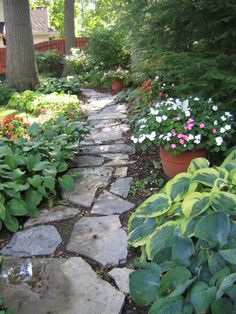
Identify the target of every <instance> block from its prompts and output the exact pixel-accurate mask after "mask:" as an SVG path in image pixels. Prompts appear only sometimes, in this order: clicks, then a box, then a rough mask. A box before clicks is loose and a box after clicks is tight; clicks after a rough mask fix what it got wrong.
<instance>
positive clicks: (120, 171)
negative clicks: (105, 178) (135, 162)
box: [114, 167, 128, 178]
mask: <svg viewBox="0 0 236 314" xmlns="http://www.w3.org/2000/svg"><path fill="white" fill-rule="evenodd" d="M127 173H128V168H127V167H120V168H116V171H115V174H114V176H115V177H119V178H125V177H127Z"/></svg>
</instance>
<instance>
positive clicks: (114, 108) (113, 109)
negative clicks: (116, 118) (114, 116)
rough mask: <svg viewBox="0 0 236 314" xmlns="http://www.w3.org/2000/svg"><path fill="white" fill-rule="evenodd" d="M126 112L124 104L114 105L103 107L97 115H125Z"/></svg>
mask: <svg viewBox="0 0 236 314" xmlns="http://www.w3.org/2000/svg"><path fill="white" fill-rule="evenodd" d="M126 112H127V105H126V104H116V105H110V106H107V107H105V108H104V109H102V110H101V111H100V112H99V113H100V114H107V113H126Z"/></svg>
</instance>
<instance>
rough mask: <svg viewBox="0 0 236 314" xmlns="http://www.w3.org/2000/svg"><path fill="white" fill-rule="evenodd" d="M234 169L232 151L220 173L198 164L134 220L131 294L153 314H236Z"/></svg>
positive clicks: (203, 161) (202, 161) (140, 209)
mask: <svg viewBox="0 0 236 314" xmlns="http://www.w3.org/2000/svg"><path fill="white" fill-rule="evenodd" d="M235 168H236V151H233V152H232V153H231V154H230V155H229V156H228V157H227V158H226V159H225V161H224V162H223V164H222V165H221V166H220V167H213V168H209V162H208V161H207V160H206V159H204V158H197V159H195V160H193V161H192V163H191V164H190V166H189V169H188V172H187V173H181V174H179V175H177V176H176V177H174V178H173V179H172V180H170V181H169V182H168V183H167V184H166V185H165V187H164V188H163V189H162V191H161V192H160V193H157V194H154V195H153V196H151V197H150V198H148V199H147V200H146V201H145V202H144V203H143V204H141V205H140V206H139V207H138V208H137V210H136V211H135V213H134V214H132V216H131V218H130V220H129V239H128V241H129V244H130V245H132V246H134V247H139V246H141V248H142V261H143V262H141V263H140V264H139V266H140V268H141V269H140V270H139V271H136V272H134V273H132V274H131V275H130V291H131V296H132V298H133V300H134V301H135V302H136V303H138V304H141V305H145V306H146V305H149V304H151V303H153V305H152V307H151V309H150V311H149V313H150V314H154V313H155V314H159V313H162V314H165V313H169V314H172V313H173V314H175V313H177V312H178V313H189V314H191V313H208V312H209V313H210V311H211V313H214V314H218V313H222V312H224V311H226V312H227V313H232V314H233V313H235V310H236V299H235V281H236V273H235V271H236V268H235V265H236V254H235V252H236V232H235V230H236V224H235V207H236V181H235V174H236V171H235Z"/></svg>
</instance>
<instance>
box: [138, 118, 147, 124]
mask: <svg viewBox="0 0 236 314" xmlns="http://www.w3.org/2000/svg"><path fill="white" fill-rule="evenodd" d="M138 122H139V123H146V122H147V119H145V118H143V119H140V120H139V121H138Z"/></svg>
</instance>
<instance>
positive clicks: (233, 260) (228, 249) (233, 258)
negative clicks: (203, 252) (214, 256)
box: [219, 240, 236, 265]
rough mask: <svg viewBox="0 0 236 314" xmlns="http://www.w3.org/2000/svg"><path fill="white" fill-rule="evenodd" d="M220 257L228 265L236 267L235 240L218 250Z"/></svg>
mask: <svg viewBox="0 0 236 314" xmlns="http://www.w3.org/2000/svg"><path fill="white" fill-rule="evenodd" d="M219 253H220V255H221V256H222V257H223V258H224V259H225V260H226V261H227V262H229V263H230V264H233V265H236V240H234V241H231V242H228V243H227V244H226V245H224V246H223V247H222V248H221V249H220V250H219Z"/></svg>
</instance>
